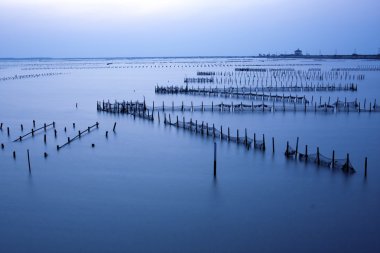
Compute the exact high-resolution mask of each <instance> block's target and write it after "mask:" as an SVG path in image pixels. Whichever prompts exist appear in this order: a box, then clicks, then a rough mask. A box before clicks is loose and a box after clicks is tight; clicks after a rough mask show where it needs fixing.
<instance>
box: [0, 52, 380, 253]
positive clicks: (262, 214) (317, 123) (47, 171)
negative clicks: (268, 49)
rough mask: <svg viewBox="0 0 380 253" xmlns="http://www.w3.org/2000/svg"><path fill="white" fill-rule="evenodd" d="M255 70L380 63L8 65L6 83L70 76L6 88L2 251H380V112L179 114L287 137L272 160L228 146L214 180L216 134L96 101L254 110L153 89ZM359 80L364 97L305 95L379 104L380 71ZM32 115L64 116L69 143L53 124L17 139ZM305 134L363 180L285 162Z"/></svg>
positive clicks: (0, 101)
mask: <svg viewBox="0 0 380 253" xmlns="http://www.w3.org/2000/svg"><path fill="white" fill-rule="evenodd" d="M107 63H113V64H111V65H108V67H112V68H107ZM223 64H224V65H225V64H228V65H229V66H223ZM294 64H297V65H296V66H294ZM302 64H305V65H302ZM243 65H248V66H249V65H251V66H254V67H256V68H258V67H260V66H258V65H265V68H271V66H272V67H273V68H295V69H296V70H307V69H308V68H321V69H322V70H330V69H331V68H337V67H341V68H346V67H357V66H379V65H380V63H379V62H378V61H361V60H355V61H332V60H329V61H312V60H276V61H273V60H267V59H222V58H218V59H211V58H210V59H207V58H206V59H116V60H115V59H108V60H70V61H69V60H33V61H2V62H0V78H1V77H7V76H14V75H16V74H17V75H25V74H38V73H48V72H62V73H65V74H63V75H57V76H52V77H39V78H27V79H20V80H9V81H1V82H0V94H1V95H0V122H3V123H4V126H3V130H2V131H0V142H1V143H4V145H5V148H4V149H3V150H0V252H79V251H80V252H126V251H130V252H380V243H379V240H378V238H379V237H380V214H379V213H380V198H379V196H380V171H379V168H380V157H379V151H380V148H379V141H380V131H379V126H380V113H371V114H369V113H360V114H359V113H338V114H325V113H307V114H305V113H302V112H297V113H293V112H286V113H217V112H214V113H212V112H203V113H202V112H193V113H189V112H188V113H185V114H182V113H181V112H179V113H176V112H174V113H171V114H172V118H174V117H175V116H176V115H178V116H179V117H180V119H182V117H183V116H184V117H186V119H190V118H192V119H193V120H198V121H205V122H208V123H210V124H212V123H214V124H215V125H216V126H218V127H219V126H220V125H223V128H224V129H226V128H227V127H231V131H232V133H235V132H236V129H240V133H243V132H244V128H247V131H248V134H249V136H250V137H252V136H253V134H254V133H256V134H257V135H258V136H260V138H261V135H262V134H265V136H266V140H267V146H269V147H271V138H272V137H274V138H275V153H274V154H272V152H271V148H268V150H267V151H266V152H261V151H259V150H252V149H251V150H246V149H245V148H243V147H242V146H237V145H236V144H234V143H227V142H220V141H217V145H218V149H217V163H218V169H217V171H218V172H217V173H218V175H217V178H214V177H213V140H212V139H211V138H201V137H200V136H199V135H195V134H192V133H189V132H186V131H183V130H182V129H176V128H173V127H169V126H164V125H163V124H162V122H161V124H160V123H158V122H157V121H155V122H149V121H145V120H143V119H138V118H136V119H135V120H134V119H133V118H132V117H130V116H126V115H110V114H106V113H98V112H97V111H96V101H97V100H103V99H104V100H108V99H109V100H110V101H114V100H115V99H117V100H124V99H125V100H131V99H132V100H136V99H138V100H143V99H144V97H145V99H146V101H147V103H149V104H151V103H152V102H153V101H155V103H156V104H162V101H165V104H168V105H169V104H171V102H172V101H174V103H175V104H179V103H180V102H182V101H184V103H185V104H190V102H191V101H193V102H194V104H200V103H201V102H202V101H203V102H204V103H205V104H211V101H213V102H214V103H219V102H226V103H227V102H228V103H230V102H231V101H233V102H234V103H238V102H241V101H243V102H244V101H245V100H241V99H230V98H220V97H211V98H210V97H199V96H182V95H156V94H155V93H154V86H155V85H156V84H160V85H162V84H164V85H165V84H170V85H171V84H174V85H176V84H180V85H182V84H183V79H184V77H195V76H196V72H197V71H233V70H234V68H235V67H239V66H243ZM357 73H361V74H364V75H365V80H363V81H358V91H357V92H331V93H328V92H319V93H310V92H308V93H298V94H302V95H306V96H307V97H308V98H310V97H311V96H314V99H316V98H318V100H319V96H322V100H323V101H327V99H328V97H329V96H331V99H332V101H335V100H336V98H337V97H340V98H341V99H343V98H344V97H347V100H349V101H352V100H354V99H355V98H358V99H359V100H360V101H363V100H364V99H365V98H366V99H367V101H371V102H372V101H374V99H379V98H380V86H379V84H380V72H374V71H359V72H357ZM293 94H295V93H293ZM246 102H247V101H246ZM76 103H78V108H76V107H75V104H76ZM368 103H369V102H367V105H368ZM32 120H35V121H36V126H37V127H39V126H41V125H43V123H44V122H46V123H50V122H52V121H55V122H56V129H57V131H58V136H57V138H54V131H53V130H52V129H49V130H47V133H46V134H47V143H46V144H44V141H43V134H44V133H43V132H41V133H38V134H36V135H35V137H34V138H27V139H25V140H24V141H23V142H21V143H18V142H16V143H14V142H12V140H14V139H16V138H17V137H18V136H20V135H21V134H22V133H26V132H28V131H29V130H30V129H31V128H32V127H33V125H32ZM95 122H99V123H100V125H99V129H95V130H93V131H92V132H91V133H90V134H89V135H86V136H83V137H82V138H81V139H80V140H77V141H75V142H73V143H71V144H70V145H68V146H66V147H65V148H63V149H61V150H60V151H59V152H57V150H56V145H58V144H59V145H61V144H63V143H64V142H65V141H66V140H67V137H68V136H71V137H72V136H74V135H76V134H77V131H78V130H79V129H80V130H84V129H86V128H87V127H88V126H90V125H93V124H94V123H95ZM114 122H117V126H116V132H115V133H114V132H112V127H113V124H114ZM72 123H75V124H76V127H75V129H73V126H72ZM20 124H23V126H24V131H23V132H21V129H20ZM6 127H9V128H10V136H8V135H7V131H6ZM65 127H66V128H67V132H64V128H65ZM105 131H109V137H108V139H106V138H105ZM297 137H299V138H300V150H301V151H303V149H304V146H305V145H306V144H307V145H308V146H309V152H315V150H316V147H317V146H318V147H319V148H320V150H321V153H322V154H324V155H326V156H331V153H332V150H335V151H336V156H337V157H338V158H343V157H345V156H346V153H349V154H350V159H351V162H352V164H353V166H354V167H355V169H356V170H357V172H356V173H355V174H354V175H351V176H347V175H345V174H344V173H341V172H339V171H331V170H330V169H328V168H324V167H317V166H315V165H314V164H305V163H303V162H300V161H295V160H287V159H285V157H284V151H285V147H286V142H287V141H289V142H290V144H291V145H292V146H294V145H295V142H296V138H297ZM91 144H95V147H94V148H92V147H91ZM27 149H29V150H30V158H31V168H32V173H31V174H29V172H28V163H27V153H26V150H27ZM13 151H16V159H15V160H14V159H13V157H12V152H13ZM44 152H46V153H48V157H47V158H44V156H43V154H44ZM365 157H368V177H367V179H365V178H364V158H365Z"/></svg>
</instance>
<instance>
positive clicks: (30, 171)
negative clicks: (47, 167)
mask: <svg viewBox="0 0 380 253" xmlns="http://www.w3.org/2000/svg"><path fill="white" fill-rule="evenodd" d="M26 152H27V153H28V166H29V174H30V173H32V170H31V168H30V157H29V149H27V150H26Z"/></svg>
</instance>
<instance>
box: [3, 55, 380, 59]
mask: <svg viewBox="0 0 380 253" xmlns="http://www.w3.org/2000/svg"><path fill="white" fill-rule="evenodd" d="M210 58H217V59H223V58H225V59H232V58H252V59H257V58H262V59H323V60H327V59H328V60H380V54H377V55H376V54H371V55H361V54H352V55H259V56H146V57H75V58H73V57H20V58H18V57H4V58H1V57H0V61H24V60H72V61H75V60H123V59H125V60H134V59H210Z"/></svg>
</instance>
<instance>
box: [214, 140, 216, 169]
mask: <svg viewBox="0 0 380 253" xmlns="http://www.w3.org/2000/svg"><path fill="white" fill-rule="evenodd" d="M214 177H216V142H214Z"/></svg>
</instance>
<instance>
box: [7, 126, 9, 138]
mask: <svg viewBox="0 0 380 253" xmlns="http://www.w3.org/2000/svg"><path fill="white" fill-rule="evenodd" d="M7 135H8V136H9V127H7Z"/></svg>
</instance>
